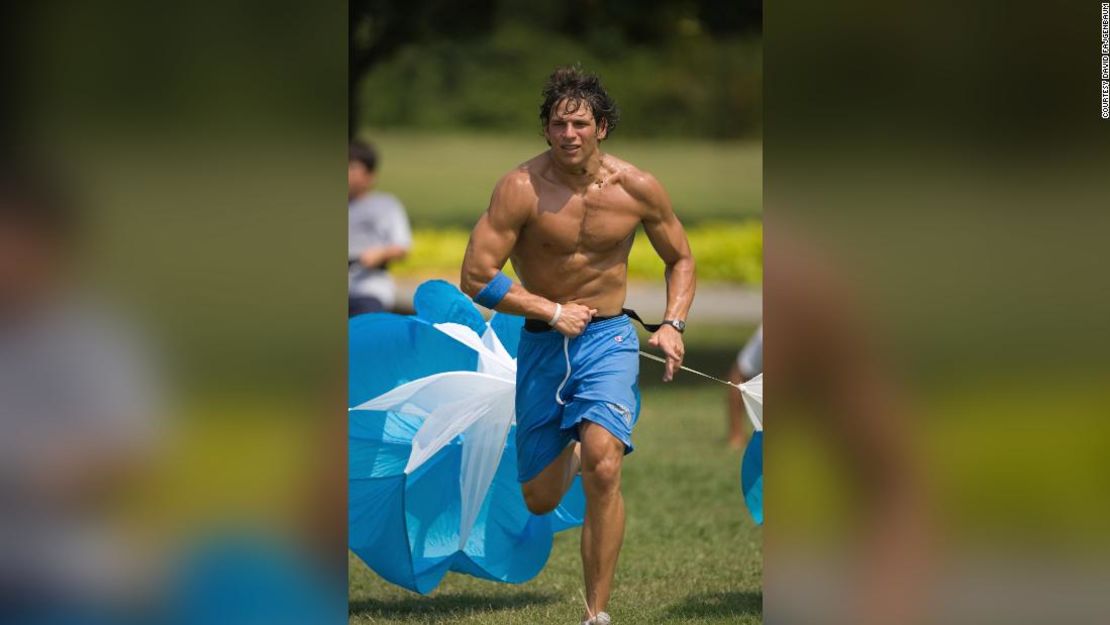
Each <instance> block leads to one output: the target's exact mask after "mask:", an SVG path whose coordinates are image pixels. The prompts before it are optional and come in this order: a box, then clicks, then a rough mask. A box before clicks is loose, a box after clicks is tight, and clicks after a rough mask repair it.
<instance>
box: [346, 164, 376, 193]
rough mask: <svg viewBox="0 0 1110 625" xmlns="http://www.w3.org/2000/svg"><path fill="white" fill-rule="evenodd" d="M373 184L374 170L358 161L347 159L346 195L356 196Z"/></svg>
mask: <svg viewBox="0 0 1110 625" xmlns="http://www.w3.org/2000/svg"><path fill="white" fill-rule="evenodd" d="M373 186H374V172H372V171H370V170H369V169H366V165H363V164H362V163H361V162H360V161H347V197H348V198H352V199H353V198H356V197H358V196H360V195H362V194H363V193H366V192H367V191H369V190H370V189H371V188H373Z"/></svg>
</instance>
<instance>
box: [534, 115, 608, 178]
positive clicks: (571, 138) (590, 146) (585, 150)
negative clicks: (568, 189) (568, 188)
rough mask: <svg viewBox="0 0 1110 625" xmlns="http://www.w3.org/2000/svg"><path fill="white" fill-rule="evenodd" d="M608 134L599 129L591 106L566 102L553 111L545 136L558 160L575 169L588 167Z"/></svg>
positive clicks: (601, 128)
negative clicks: (586, 165) (590, 159)
mask: <svg viewBox="0 0 1110 625" xmlns="http://www.w3.org/2000/svg"><path fill="white" fill-rule="evenodd" d="M606 131H607V128H606V127H605V126H604V125H602V126H600V127H599V126H598V125H597V122H596V121H595V120H594V113H593V111H592V110H591V109H590V105H589V104H587V103H585V102H581V101H578V102H576V101H574V100H569V99H565V100H560V101H559V102H556V103H555V105H554V106H552V107H551V118H550V119H549V120H548V122H547V127H546V128H544V133H543V134H544V137H546V138H547V143H548V144H549V145H550V146H551V154H552V156H554V158H555V160H557V161H558V162H559V163H561V164H563V165H567V166H570V167H575V166H581V165H584V164H585V163H586V161H587V160H588V159H589V158H590V157H591V156H593V155H594V154H595V153H596V152H597V150H598V144H599V143H600V142H601V140H602V139H604V138H605V134H606Z"/></svg>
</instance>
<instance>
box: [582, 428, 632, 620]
mask: <svg viewBox="0 0 1110 625" xmlns="http://www.w3.org/2000/svg"><path fill="white" fill-rule="evenodd" d="M579 435H580V437H581V439H582V452H581V454H582V486H583V488H584V490H585V491H586V521H585V523H583V524H582V570H583V573H584V576H585V578H586V602H587V603H588V604H589V610H590V611H591V612H592V613H593V614H595V615H596V614H597V613H598V612H601V611H603V610H605V607H606V605H607V604H608V603H609V593H610V590H611V589H612V585H613V574H614V573H615V572H616V570H617V555H618V554H619V553H620V549H621V541H622V540H623V539H624V499H622V498H621V492H620V482H621V462H622V460H623V459H624V443H621V442H620V441H619V440H617V438H616V437H614V436H613V435H612V434H610V433H609V432H608V431H607V430H606V429H605V428H603V427H601V426H600V425H597V424H596V423H592V422H590V421H584V422H582V426H581V429H580V430H579Z"/></svg>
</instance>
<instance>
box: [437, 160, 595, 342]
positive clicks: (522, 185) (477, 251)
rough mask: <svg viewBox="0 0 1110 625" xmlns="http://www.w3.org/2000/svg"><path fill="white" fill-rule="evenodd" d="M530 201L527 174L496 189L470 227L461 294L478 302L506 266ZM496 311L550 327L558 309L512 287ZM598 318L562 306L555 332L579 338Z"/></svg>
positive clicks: (507, 178)
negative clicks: (536, 320)
mask: <svg viewBox="0 0 1110 625" xmlns="http://www.w3.org/2000/svg"><path fill="white" fill-rule="evenodd" d="M534 199H535V198H534V192H533V191H532V189H531V183H530V182H529V181H528V177H527V174H526V173H525V172H521V171H514V172H511V173H510V174H508V175H507V176H505V177H504V178H502V179H501V180H500V181H499V182H498V183H497V187H496V188H494V190H493V197H492V198H491V200H490V205H489V209H488V210H487V211H486V212H485V214H483V215H482V217H481V218H480V219H479V220H478V224H477V225H476V226H474V230H473V232H471V234H470V242H469V243H468V244H467V246H466V255H465V256H464V257H463V264H462V275H461V276H460V280H459V286H460V288H461V289H462V291H463V292H464V293H466V294H467V295H469V296H470V297H472V298H473V297H476V296H477V295H478V293H479V292H480V291H481V290H482V289H484V288H485V287H486V285H488V284H489V283H490V282H491V281H492V280H493V279H494V277H495V276H496V275H497V273H498V272H500V271H501V268H502V267H504V266H505V262H506V261H507V260H508V259H509V254H510V253H512V250H513V246H515V245H516V242H517V238H518V237H519V236H520V231H521V229H523V228H524V224H525V223H527V221H528V216H529V214H530V213H531V210H532V203H533V202H534ZM494 309H495V310H497V311H498V312H503V313H508V314H512V315H521V316H523V317H527V318H529V319H539V320H542V321H550V320H551V318H552V317H554V316H555V311H556V303H555V302H552V301H551V300H549V299H547V298H546V297H542V296H540V295H536V294H535V293H531V292H529V291H528V290H527V289H525V288H524V287H523V286H521V285H519V284H516V283H513V285H512V286H511V287H510V288H509V291H508V292H507V293H506V294H505V296H504V298H502V299H501V301H500V302H499V303H498V304H497V305H496V306H495V308H494ZM596 313H597V311H596V310H594V309H591V308H588V307H586V306H582V305H580V304H563V305H562V309H561V311H560V314H559V319H558V321H557V322H556V324H555V326H554V327H555V329H556V330H558V331H559V332H561V333H563V334H564V335H567V336H571V337H573V336H578V335H579V334H581V333H582V331H583V330H584V329H585V327H586V324H587V323H588V322H589V320H590V317H592V316H593V315H594V314H596Z"/></svg>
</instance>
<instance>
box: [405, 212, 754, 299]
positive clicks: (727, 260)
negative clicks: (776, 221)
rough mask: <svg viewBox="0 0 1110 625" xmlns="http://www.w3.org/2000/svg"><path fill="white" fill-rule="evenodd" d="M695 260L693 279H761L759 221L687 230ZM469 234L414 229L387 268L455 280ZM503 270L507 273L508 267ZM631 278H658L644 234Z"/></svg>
mask: <svg viewBox="0 0 1110 625" xmlns="http://www.w3.org/2000/svg"><path fill="white" fill-rule="evenodd" d="M686 234H687V236H688V237H689V239H690V247H691V249H693V251H694V258H695V260H696V261H697V267H698V279H699V280H702V281H706V282H732V283H739V284H759V283H761V282H762V281H763V224H762V223H761V222H759V221H747V222H741V223H737V222H705V223H702V224H699V225H697V226H695V227H693V228H690V229H688V230H687V231H686ZM469 236H470V233H469V232H468V231H466V230H464V229H461V228H450V229H418V230H416V231H415V232H414V233H413V247H412V251H411V253H410V254H409V255H408V258H406V259H405V260H404V261H402V262H400V263H397V264H395V265H394V266H393V267H391V271H392V272H393V274H394V275H395V276H398V277H404V278H417V279H424V278H432V277H439V278H446V279H449V280H451V281H455V280H457V279H458V274H459V266H460V265H461V264H462V257H463V252H464V251H465V250H466V242H467V239H468V238H469ZM506 273H509V274H510V275H511V274H512V268H511V267H509V266H507V267H506ZM628 275H629V278H630V279H632V280H661V279H662V277H663V262H662V261H661V260H659V257H658V256H656V254H655V251H654V250H653V249H652V247H651V243H650V242H649V241H648V240H647V237H646V236H645V235H644V233H643V232H642V231H641V232H638V233H637V234H636V243H635V244H634V245H633V246H632V254H631V255H630V256H629V259H628Z"/></svg>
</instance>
